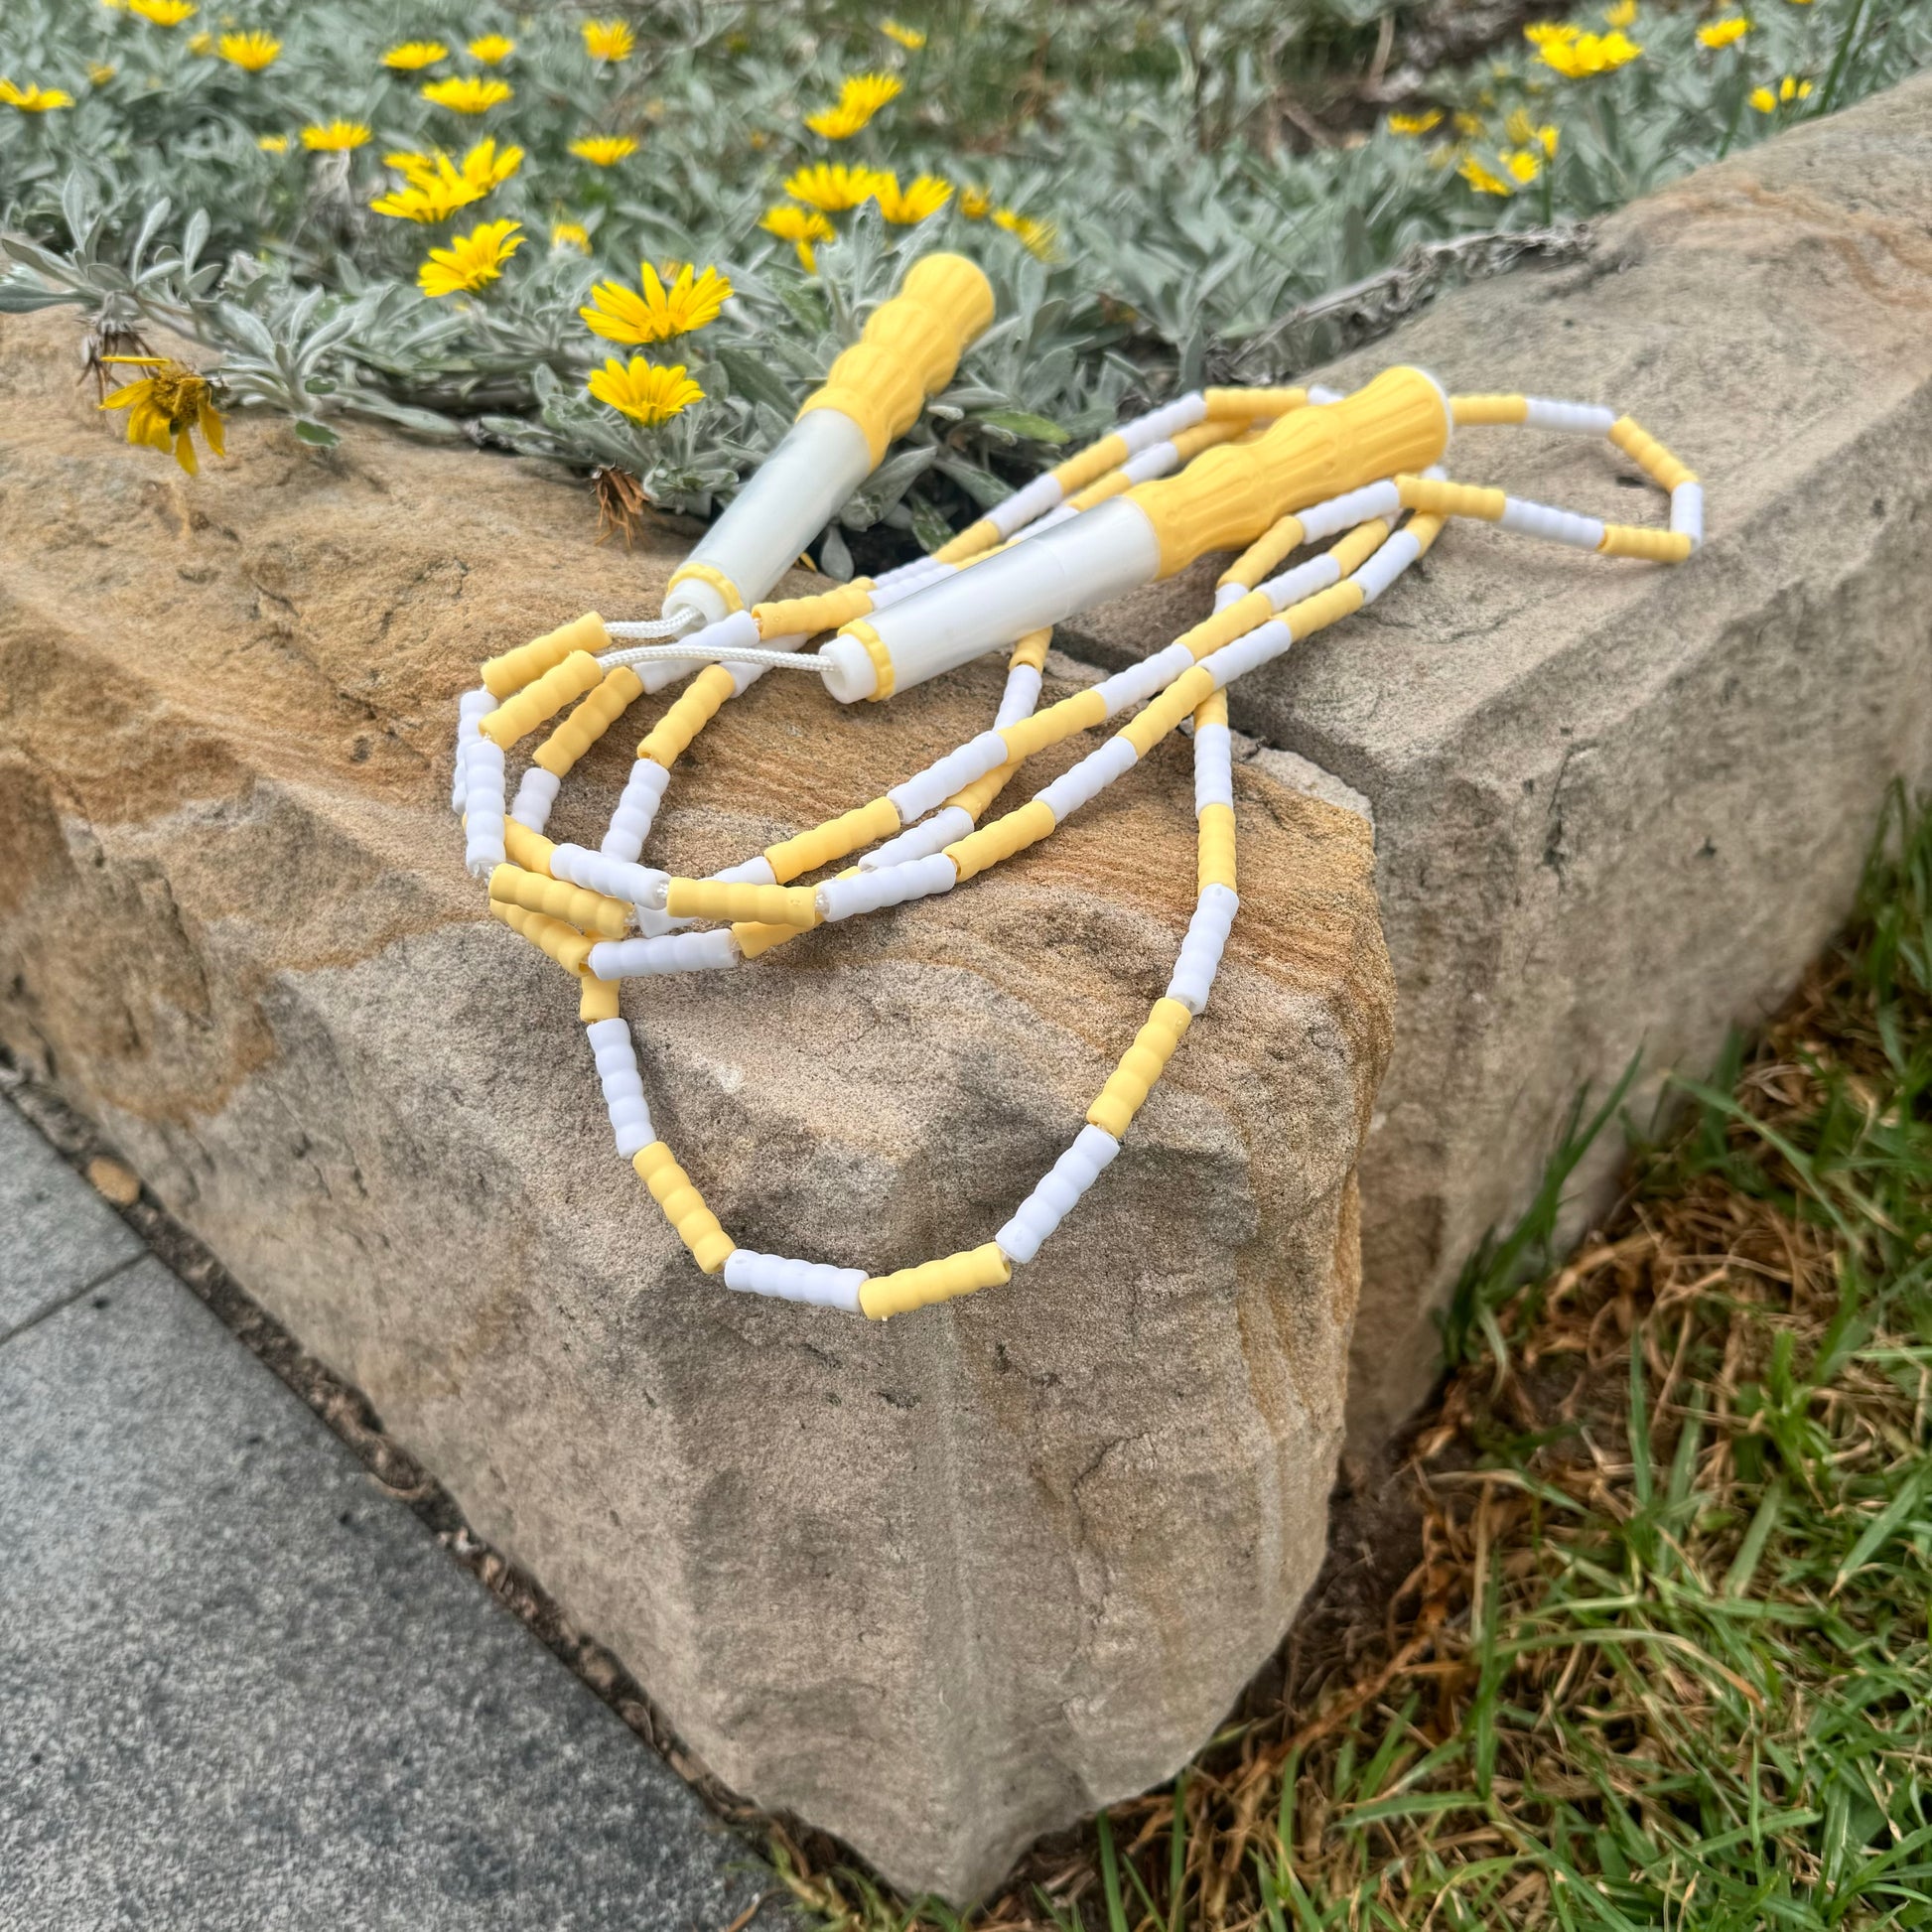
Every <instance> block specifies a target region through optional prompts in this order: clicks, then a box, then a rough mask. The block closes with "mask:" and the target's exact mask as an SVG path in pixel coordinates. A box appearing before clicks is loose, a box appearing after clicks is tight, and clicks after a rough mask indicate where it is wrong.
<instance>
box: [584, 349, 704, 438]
mask: <svg viewBox="0 0 1932 1932" xmlns="http://www.w3.org/2000/svg"><path fill="white" fill-rule="evenodd" d="M584 386H585V387H586V388H587V389H589V390H590V392H591V394H592V395H594V396H595V397H596V398H597V399H598V401H599V402H605V403H609V404H610V405H611V407H612V408H613V409H617V410H621V411H622V413H623V414H624V415H626V416H629V417H631V418H633V419H634V420H635V421H637V422H640V423H642V424H643V425H644V427H645V428H646V429H654V428H655V427H656V426H657V425H658V424H659V423H668V422H669V421H670V420H671V418H672V417H673V416H675V415H677V414H678V413H679V412H680V411H682V410H686V409H689V408H690V406H691V405H692V404H693V403H694V402H702V401H703V400H704V391H703V390H702V389H700V388H699V387H698V385H697V384H696V383H695V382H693V381H692V380H691V378H690V376H688V375H687V374H686V373H685V369H684V364H683V363H682V362H673V363H672V364H671V366H670V367H669V368H663V369H660V368H657V367H656V366H654V365H653V364H652V363H649V362H646V361H645V360H644V358H643V357H642V356H641V355H633V356H632V357H631V358H630V366H629V367H628V368H626V367H625V366H624V365H623V364H622V363H621V362H620V361H619V360H618V358H617V357H616V356H615V355H613V356H612V357H611V358H610V359H609V360H608V361H607V362H606V363H605V364H604V366H603V367H602V368H601V369H593V370H592V371H591V378H590V380H589V382H587V383H586V384H585V385H584Z"/></svg>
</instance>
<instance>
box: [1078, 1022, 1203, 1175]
mask: <svg viewBox="0 0 1932 1932" xmlns="http://www.w3.org/2000/svg"><path fill="white" fill-rule="evenodd" d="M1193 1017H1194V1016H1193V1015H1192V1014H1191V1013H1189V1012H1188V1011H1187V1009H1186V1008H1185V1007H1184V1006H1182V1005H1181V1004H1180V1002H1179V1001H1178V1000H1167V999H1162V1000H1156V1001H1155V1003H1154V1011H1153V1012H1152V1013H1150V1014H1149V1015H1148V1017H1147V1024H1146V1025H1145V1026H1144V1027H1142V1029H1141V1031H1140V1032H1139V1033H1138V1034H1136V1035H1134V1043H1133V1045H1132V1046H1130V1047H1129V1048H1128V1049H1127V1051H1126V1052H1125V1053H1123V1054H1122V1055H1121V1061H1120V1064H1119V1065H1118V1066H1117V1067H1115V1068H1114V1070H1113V1074H1112V1076H1111V1077H1110V1078H1109V1079H1108V1081H1107V1084H1106V1085H1105V1086H1104V1087H1102V1088H1101V1089H1100V1092H1099V1094H1098V1096H1097V1097H1096V1098H1095V1100H1094V1103H1093V1105H1092V1106H1091V1107H1089V1108H1088V1109H1087V1120H1088V1122H1089V1124H1090V1125H1092V1126H1094V1127H1098V1128H1100V1129H1101V1130H1102V1131H1103V1132H1104V1133H1108V1134H1111V1135H1112V1136H1113V1137H1114V1139H1115V1140H1117V1141H1118V1140H1120V1139H1122V1138H1123V1137H1124V1136H1125V1135H1126V1133H1127V1129H1128V1127H1129V1125H1130V1124H1131V1123H1132V1121H1133V1119H1134V1116H1135V1115H1136V1114H1137V1113H1139V1112H1140V1110H1141V1106H1142V1103H1143V1102H1144V1101H1145V1100H1146V1099H1147V1096H1148V1093H1149V1091H1150V1089H1151V1088H1152V1087H1153V1085H1154V1083H1155V1081H1157V1080H1158V1079H1160V1077H1161V1073H1162V1070H1163V1069H1164V1068H1165V1067H1166V1066H1167V1064H1168V1062H1169V1060H1171V1059H1172V1058H1173V1049H1174V1048H1175V1047H1176V1046H1178V1045H1179V1044H1180V1035H1182V1034H1184V1033H1185V1032H1186V1031H1187V1028H1188V1024H1189V1022H1191V1021H1192V1019H1193Z"/></svg>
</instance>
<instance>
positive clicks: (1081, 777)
mask: <svg viewBox="0 0 1932 1932" xmlns="http://www.w3.org/2000/svg"><path fill="white" fill-rule="evenodd" d="M1140 756H1141V755H1140V754H1139V753H1138V752H1137V751H1135V749H1134V746H1133V743H1132V741H1131V740H1129V739H1125V738H1110V739H1108V741H1107V742H1106V744H1104V745H1102V746H1100V747H1099V748H1098V749H1097V750H1096V751H1092V752H1089V753H1088V754H1087V756H1086V757H1085V758H1083V759H1081V760H1080V762H1079V763H1078V764H1075V765H1071V766H1069V767H1068V768H1067V769H1066V770H1064V771H1062V772H1061V773H1060V775H1059V776H1058V777H1057V778H1055V779H1054V780H1053V782H1052V783H1051V784H1050V785H1045V786H1043V787H1042V788H1041V789H1040V790H1038V791H1036V792H1035V793H1034V798H1035V801H1036V802H1037V803H1040V804H1043V805H1044V806H1045V807H1046V808H1047V810H1048V811H1050V812H1051V813H1052V814H1053V822H1054V824H1056V825H1057V824H1059V823H1060V822H1061V821H1062V820H1063V819H1065V818H1066V817H1067V816H1068V815H1069V814H1070V813H1073V812H1077V811H1078V810H1079V809H1080V807H1081V806H1082V805H1084V804H1086V803H1088V802H1089V801H1090V800H1091V799H1094V798H1097V797H1099V795H1100V794H1101V793H1102V792H1103V791H1105V790H1106V788H1107V787H1108V786H1109V785H1110V784H1112V783H1113V781H1114V780H1115V779H1116V778H1118V777H1119V776H1120V775H1121V774H1122V773H1123V772H1126V771H1131V770H1133V768H1134V766H1135V765H1136V764H1137V763H1138V762H1139V761H1140Z"/></svg>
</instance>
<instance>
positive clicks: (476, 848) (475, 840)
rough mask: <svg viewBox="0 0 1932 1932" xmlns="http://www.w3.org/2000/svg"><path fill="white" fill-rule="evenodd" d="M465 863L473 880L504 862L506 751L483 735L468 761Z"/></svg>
mask: <svg viewBox="0 0 1932 1932" xmlns="http://www.w3.org/2000/svg"><path fill="white" fill-rule="evenodd" d="M463 823H464V851H463V863H464V865H465V867H466V868H467V869H468V871H469V873H470V876H471V877H472V878H473V879H486V878H487V877H488V876H489V874H490V873H491V872H493V871H494V870H495V869H496V867H498V866H500V865H501V864H502V863H503V753H502V748H501V747H500V746H498V745H496V744H495V743H493V742H492V741H491V740H489V739H487V738H479V739H478V740H477V741H476V743H475V744H473V745H472V746H471V747H470V748H469V754H468V756H467V758H466V759H465V760H464V821H463Z"/></svg>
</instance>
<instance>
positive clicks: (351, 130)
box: [302, 121, 369, 154]
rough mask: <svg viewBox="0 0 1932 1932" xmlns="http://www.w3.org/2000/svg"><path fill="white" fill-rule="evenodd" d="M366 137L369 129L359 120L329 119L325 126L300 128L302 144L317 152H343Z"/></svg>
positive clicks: (355, 145)
mask: <svg viewBox="0 0 1932 1932" xmlns="http://www.w3.org/2000/svg"><path fill="white" fill-rule="evenodd" d="M368 138H369V130H368V129H367V128H366V127H365V126H363V124H362V123H361V122H360V121H331V122H330V123H329V125H328V126H327V127H305V128H304V129H303V130H302V145H303V146H304V147H305V148H309V149H312V150H313V151H314V152H315V153H317V154H345V153H346V152H347V151H348V150H349V149H350V148H359V147H361V146H362V144H363V143H364V142H365V141H367V140H368Z"/></svg>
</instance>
